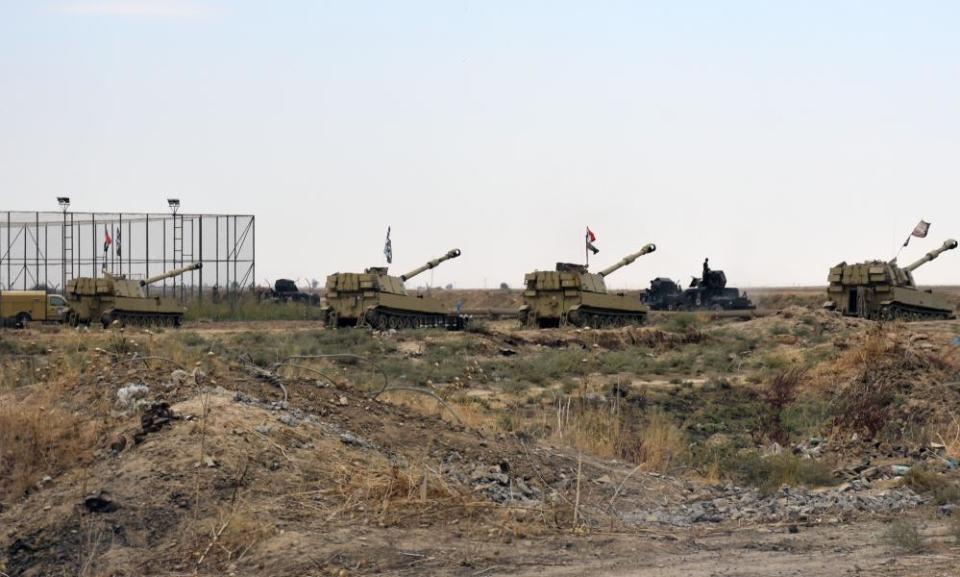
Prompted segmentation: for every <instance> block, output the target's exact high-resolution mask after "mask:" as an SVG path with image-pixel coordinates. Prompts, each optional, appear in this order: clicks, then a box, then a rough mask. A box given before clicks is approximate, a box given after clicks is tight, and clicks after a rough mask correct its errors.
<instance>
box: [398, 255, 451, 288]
mask: <svg viewBox="0 0 960 577" xmlns="http://www.w3.org/2000/svg"><path fill="white" fill-rule="evenodd" d="M458 256H460V249H459V248H455V249H452V250H448V251H447V254H445V255H443V256H441V257H439V258H435V259H433V260H431V261H427V262H426V264H423V265H421V266H418V267H417V268H415V269H413V270H412V271H410V272H408V273H407V274H402V275H400V280H402V281H404V282H406V281H408V280H410V279H412V278H413V277H415V276H417V275H418V274H420V273H422V272H423V271H425V270H430V269H432V268H436V267H437V265H439V264H440V263H442V262H444V261H448V260H450V259H452V258H457V257H458Z"/></svg>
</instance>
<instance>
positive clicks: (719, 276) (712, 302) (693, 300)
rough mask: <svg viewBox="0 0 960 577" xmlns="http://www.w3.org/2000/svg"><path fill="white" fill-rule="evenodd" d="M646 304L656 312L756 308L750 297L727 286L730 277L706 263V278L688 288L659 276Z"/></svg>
mask: <svg viewBox="0 0 960 577" xmlns="http://www.w3.org/2000/svg"><path fill="white" fill-rule="evenodd" d="M643 302H644V303H646V304H647V305H648V306H649V307H650V308H651V309H653V310H655V311H666V310H669V311H673V310H681V311H682V310H714V311H729V310H750V309H754V308H756V306H754V304H753V303H752V302H750V299H749V298H747V296H746V294H741V293H740V290H739V289H736V288H728V287H727V275H726V274H725V273H724V272H723V271H722V270H711V269H710V268H708V267H707V265H706V263H704V270H703V275H702V276H700V277H694V278H693V279H692V280H691V281H690V285H689V286H688V287H687V288H686V289H681V288H680V283H679V282H673V281H672V280H670V279H668V278H662V277H658V278H655V279H653V280H652V281H650V288H649V289H648V290H647V291H645V292H644V294H643Z"/></svg>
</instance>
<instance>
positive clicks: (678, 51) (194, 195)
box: [0, 0, 960, 287]
mask: <svg viewBox="0 0 960 577" xmlns="http://www.w3.org/2000/svg"><path fill="white" fill-rule="evenodd" d="M0 14H2V17H0V201H2V202H0V209H6V208H11V209H34V208H44V209H56V204H55V202H54V199H53V197H54V196H56V195H60V194H67V195H69V196H71V197H72V198H73V206H74V208H75V209H77V210H100V211H107V210H124V211H140V210H156V211H164V210H165V208H166V207H165V203H164V199H165V198H167V197H168V196H179V197H180V198H181V199H182V200H183V203H184V208H185V210H189V211H219V212H243V213H247V212H252V213H255V214H256V215H257V228H258V231H257V232H258V234H257V249H258V251H257V258H258V266H257V276H258V280H259V281H262V280H263V279H265V278H276V277H278V276H290V277H293V278H298V277H299V278H309V277H317V278H322V277H323V276H324V275H326V274H328V273H330V272H333V271H335V270H357V269H360V268H362V267H363V266H368V265H377V264H381V262H382V255H381V252H380V251H381V248H382V240H383V233H384V231H385V229H386V227H387V225H392V226H393V230H394V234H393V238H394V251H395V254H396V260H395V264H396V267H397V272H402V271H401V269H408V268H411V267H412V266H415V265H417V264H419V263H420V262H421V261H423V260H426V259H427V258H430V257H432V256H436V255H439V254H441V253H443V252H444V251H446V250H447V249H448V248H452V247H455V246H456V247H459V248H461V249H462V250H463V256H462V257H461V258H460V259H458V260H457V261H453V262H451V263H447V264H446V265H445V266H444V267H441V268H439V269H437V270H436V272H435V274H434V277H433V281H434V282H435V283H437V284H445V283H447V282H454V283H456V284H457V285H458V286H482V285H483V283H484V282H487V283H488V284H489V285H490V286H496V285H497V284H498V283H499V282H501V281H507V282H509V283H510V284H511V285H514V286H517V285H519V284H520V283H521V281H522V278H523V273H524V272H526V271H527V270H531V269H533V268H538V267H539V268H549V267H552V266H553V263H554V262H555V261H557V260H569V261H576V260H580V259H582V255H583V252H582V246H583V245H582V242H583V228H584V226H585V225H590V226H591V227H592V228H593V229H594V230H595V231H596V232H597V234H598V236H599V239H598V241H597V245H598V247H599V248H600V249H601V253H600V254H599V255H598V257H597V259H596V261H595V262H598V263H599V264H602V265H605V264H607V263H609V262H612V261H615V260H617V259H619V258H620V257H621V256H622V255H623V254H626V253H628V252H632V251H633V250H636V249H638V248H639V247H640V246H642V245H643V244H645V243H647V242H655V243H657V245H658V246H659V250H658V252H657V253H655V254H653V255H650V256H647V257H644V258H643V259H642V260H640V261H637V263H636V264H634V265H633V266H632V267H631V268H629V269H627V270H623V271H620V272H619V273H617V275H616V276H613V277H611V279H610V281H611V284H612V285H614V286H615V287H622V286H630V287H641V286H645V285H646V283H647V282H648V281H649V279H651V278H653V277H655V276H672V277H675V278H677V277H683V278H686V275H688V274H695V273H696V272H697V271H698V270H699V267H700V263H701V261H702V260H703V257H704V256H710V258H711V262H712V263H713V264H714V265H715V266H716V267H718V268H724V269H726V271H727V276H728V278H730V279H731V281H732V282H735V283H736V284H740V285H793V284H823V283H824V282H825V277H826V274H827V269H828V268H829V267H830V266H831V265H833V264H835V263H836V262H837V261H839V260H842V259H847V260H858V259H863V258H868V257H878V258H881V257H883V258H885V257H889V256H892V254H893V252H894V251H895V246H896V245H897V244H898V243H899V242H901V241H902V240H903V238H904V237H905V236H906V235H907V233H909V231H910V229H911V228H912V227H913V225H914V224H915V223H916V221H917V220H918V219H919V218H921V217H923V218H925V219H927V220H931V221H933V227H932V229H931V236H930V237H929V238H928V239H926V240H924V241H920V240H919V239H918V240H916V241H915V242H913V243H911V246H910V247H909V249H908V250H907V251H905V253H904V256H903V257H902V258H903V259H904V260H906V259H912V258H913V257H916V256H919V255H920V254H922V252H924V251H925V250H929V249H930V248H933V247H935V246H938V245H939V244H940V243H941V242H942V241H943V239H945V238H947V237H948V236H953V237H956V236H960V200H958V195H957V191H958V189H960V162H958V157H960V154H958V152H960V147H958V144H960V35H958V34H957V30H958V28H960V3H956V2H923V1H920V2H909V3H907V2H880V1H869V2H867V1H864V2H837V1H833V2H769V1H768V2H759V1H757V2H736V1H731V2H716V1H687V2H684V1H669V2H668V1H664V2H558V1H543V2H522V1H513V2H495V1H485V2H462V1H461V2H457V1H450V0H444V1H437V2H362V1H354V0H351V1H346V0H345V1H342V2H293V1H287V2H212V1H211V2H202V1H192V0H180V1H173V0H141V1H131V2H123V1H117V0H115V1H103V2H83V1H77V2H74V1H69V0H64V1H60V2H44V1H34V2H15V1H10V0H0ZM292 247H295V248H292ZM958 271H960V251H958V252H957V253H955V254H949V253H948V254H947V255H944V257H943V258H941V259H940V260H938V261H937V262H935V263H932V264H931V265H930V266H929V267H926V268H925V269H924V270H922V271H919V272H918V274H917V277H918V280H919V281H920V282H929V283H954V284H957V283H960V272H958ZM427 280H429V279H427Z"/></svg>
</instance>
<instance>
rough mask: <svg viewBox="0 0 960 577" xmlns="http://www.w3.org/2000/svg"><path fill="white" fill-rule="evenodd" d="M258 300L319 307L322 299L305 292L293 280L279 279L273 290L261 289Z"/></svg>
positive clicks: (258, 292)
mask: <svg viewBox="0 0 960 577" xmlns="http://www.w3.org/2000/svg"><path fill="white" fill-rule="evenodd" d="M256 294H257V299H258V300H271V301H277V302H282V303H285V302H289V301H293V302H295V303H304V304H311V305H319V304H320V297H319V296H318V295H315V294H312V293H308V292H303V291H302V290H300V288H299V287H298V286H297V283H295V282H294V281H293V280H291V279H288V278H278V279H277V280H276V282H274V283H273V288H272V289H271V288H260V289H258V291H257V293H256Z"/></svg>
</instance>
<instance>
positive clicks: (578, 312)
mask: <svg viewBox="0 0 960 577" xmlns="http://www.w3.org/2000/svg"><path fill="white" fill-rule="evenodd" d="M654 250H656V247H655V246H654V245H652V244H648V245H647V246H645V247H643V248H642V249H640V250H639V251H638V252H635V253H633V254H631V255H629V256H626V257H624V258H623V259H621V260H620V261H619V262H617V263H616V264H614V265H612V266H610V267H607V268H605V269H603V270H601V271H600V272H597V273H591V272H588V271H587V267H586V265H582V264H573V263H563V262H560V263H557V269H556V270H555V271H540V270H538V271H534V272H531V273H528V274H527V275H526V277H524V285H525V286H524V291H523V301H524V305H523V306H522V307H520V310H519V315H520V322H521V323H523V324H524V325H527V326H530V327H540V328H546V327H560V326H565V325H566V324H567V323H570V324H572V325H575V326H578V327H583V326H588V327H592V328H606V327H621V326H626V325H637V324H642V323H643V322H644V321H645V320H646V318H647V311H648V310H649V309H648V308H647V307H646V306H645V305H644V304H643V303H642V302H641V301H640V299H639V298H635V297H628V296H626V295H625V294H623V293H608V292H607V286H606V283H605V282H604V279H605V278H606V277H607V276H608V275H610V274H612V273H613V272H615V271H617V270H618V269H620V268H622V267H625V266H627V265H628V264H630V263H632V262H633V261H635V260H637V259H638V258H640V257H641V256H643V255H645V254H649V253H651V252H653V251H654Z"/></svg>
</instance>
